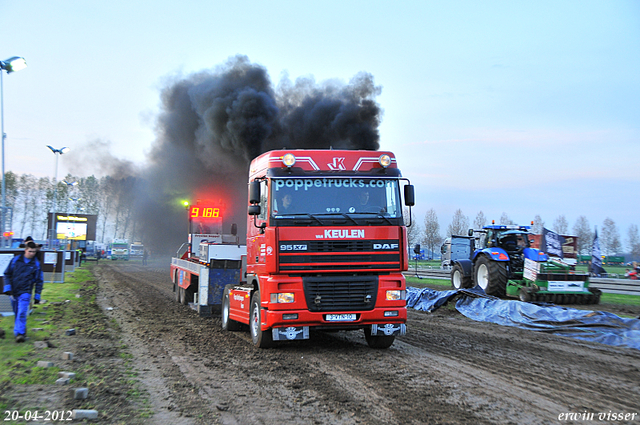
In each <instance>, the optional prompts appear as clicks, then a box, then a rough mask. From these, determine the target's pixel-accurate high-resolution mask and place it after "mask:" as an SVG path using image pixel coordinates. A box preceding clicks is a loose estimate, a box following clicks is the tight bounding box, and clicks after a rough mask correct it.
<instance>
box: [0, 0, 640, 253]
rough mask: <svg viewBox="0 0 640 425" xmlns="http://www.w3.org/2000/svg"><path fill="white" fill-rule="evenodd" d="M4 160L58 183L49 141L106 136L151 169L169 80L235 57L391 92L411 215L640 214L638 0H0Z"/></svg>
mask: <svg viewBox="0 0 640 425" xmlns="http://www.w3.org/2000/svg"><path fill="white" fill-rule="evenodd" d="M0 17H1V20H2V22H3V25H1V26H0V40H1V41H0V60H5V59H8V58H10V57H12V56H22V57H24V58H25V59H26V61H27V64H28V67H27V68H26V69H24V70H21V71H19V72H15V73H11V74H6V72H3V75H2V78H3V89H4V90H3V101H4V129H5V133H6V134H7V138H6V142H5V168H6V170H7V171H13V172H14V173H17V174H24V173H28V174H33V175H35V176H39V177H40V176H49V177H53V175H54V174H55V171H56V167H55V164H56V161H55V156H54V155H53V154H52V153H51V151H50V150H49V149H48V148H47V147H46V145H51V146H53V147H55V148H61V147H63V146H67V147H70V148H71V150H70V152H69V153H68V154H65V155H62V156H60V158H59V163H58V173H57V177H58V179H62V178H63V177H64V176H65V175H66V174H67V173H71V174H73V175H76V176H89V175H92V174H93V175H96V176H100V174H101V173H104V170H101V169H100V167H98V166H97V165H96V164H93V163H92V162H91V161H83V163H82V165H81V166H80V165H78V161H73V158H74V155H76V158H77V155H80V153H82V152H83V150H88V149H92V148H91V147H90V146H95V142H96V141H100V142H101V143H102V145H103V146H104V147H105V149H107V150H108V152H107V151H106V150H105V151H104V152H103V151H100V152H94V154H96V155H111V156H113V157H116V158H119V159H122V160H123V161H131V162H133V163H135V164H139V165H140V166H144V164H145V163H146V162H147V160H148V157H147V155H148V154H149V153H150V151H151V147H152V146H153V143H154V140H155V139H156V134H155V132H154V130H155V128H156V127H155V126H156V117H157V116H158V114H159V107H160V91H161V89H162V87H164V86H165V85H166V84H167V81H168V80H170V79H172V78H175V77H176V76H182V75H184V76H186V75H190V74H193V73H197V72H200V71H203V70H209V69H212V68H215V67H216V66H218V65H220V64H222V63H225V62H226V61H227V60H228V59H229V58H230V57H233V56H235V55H238V54H240V55H246V56H247V57H248V58H249V60H250V61H251V62H252V63H256V64H259V65H261V66H264V67H265V68H266V69H267V71H268V73H269V76H270V78H271V80H272V81H273V83H274V85H277V83H278V82H279V81H280V80H281V78H283V76H287V77H288V78H290V79H291V80H295V79H296V78H298V77H309V76H312V77H313V78H314V79H315V80H316V81H318V82H321V81H325V80H334V79H337V80H340V81H345V82H347V81H349V80H350V79H351V78H352V77H354V76H355V75H356V74H358V73H359V72H363V71H364V72H367V73H370V74H371V75H372V76H373V78H374V81H375V84H376V85H378V86H380V87H381V93H380V95H379V96H377V98H376V101H377V102H378V103H379V105H380V107H381V108H382V109H383V110H384V114H383V117H382V122H381V124H380V127H379V131H380V149H381V150H390V151H392V152H394V153H395V154H396V156H397V159H398V165H399V167H400V169H401V171H402V174H403V175H404V176H405V177H407V178H409V179H410V180H411V182H412V183H413V184H414V185H415V187H416V206H415V207H414V209H413V213H414V216H415V217H416V220H417V221H418V222H420V223H421V222H422V221H423V218H424V215H425V213H426V212H427V211H428V210H429V209H431V208H433V209H434V210H435V211H436V213H437V215H438V219H439V222H440V226H441V229H442V233H443V234H444V233H445V232H446V227H447V226H448V224H449V223H450V222H451V219H452V218H453V215H454V213H455V211H456V210H457V209H461V210H462V212H463V213H464V214H465V215H466V216H468V217H469V220H470V222H473V219H474V218H475V216H476V215H477V214H478V212H479V211H482V212H483V213H484V215H485V216H486V217H487V218H488V219H489V220H491V219H495V220H496V222H498V221H499V219H500V216H501V215H502V214H503V213H506V214H507V215H508V216H509V218H511V220H513V221H515V222H517V223H519V224H529V222H530V221H531V220H533V219H534V217H535V216H536V215H539V216H541V217H542V220H543V221H544V223H545V227H547V228H551V227H552V225H553V222H554V220H555V219H556V218H557V217H558V216H559V215H564V216H565V217H566V219H567V221H568V223H569V227H570V228H571V227H573V225H574V223H575V221H576V219H577V218H578V217H579V216H581V215H584V216H585V217H587V219H588V220H589V223H590V224H591V226H592V227H595V226H598V228H600V227H601V226H602V223H603V221H604V220H605V218H611V219H613V220H614V221H615V223H616V225H617V227H618V230H619V232H620V236H621V240H622V242H623V244H624V245H626V235H627V230H628V228H629V226H630V225H632V224H635V225H640V193H639V188H640V171H639V167H638V165H637V164H636V161H637V159H636V158H637V157H639V156H640V2H638V1H636V0H631V1H622V0H620V1H618V0H613V1H605V0H601V1H557V0H555V1H538V2H524V1H486V2H477V1H448V2H436V1H388V0H385V1H377V0H367V1H363V0H342V1H317V2H304V1H279V0H273V1H235V2H229V1H224V2H223V1H207V2H205V1H191V0H182V1H180V2H172V1H165V0H155V1H153V2H151V1H145V0H142V1H135V2H132V1H120V0H110V1H100V0H98V1H91V2H88V1H74V0H65V1H53V2H52V1H44V0H42V1H34V0H22V1H19V2H18V1H11V0H0Z"/></svg>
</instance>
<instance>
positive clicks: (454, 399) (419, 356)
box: [96, 261, 640, 424]
mask: <svg viewBox="0 0 640 425" xmlns="http://www.w3.org/2000/svg"><path fill="white" fill-rule="evenodd" d="M165 264H166V266H165ZM168 264H169V263H168V261H167V262H166V263H164V262H160V261H158V262H156V263H155V264H152V265H150V266H147V267H143V266H141V265H139V263H122V262H101V263H100V265H99V267H97V268H96V272H97V274H98V278H99V286H100V293H99V297H98V301H99V303H100V305H101V306H102V307H103V309H104V310H105V312H106V314H107V315H108V316H110V317H113V318H114V319H115V320H116V321H117V322H118V323H119V324H120V327H121V329H122V332H123V335H122V337H123V339H124V340H125V342H126V343H127V345H128V346H129V350H130V351H131V352H132V354H133V355H134V357H135V365H136V367H137V369H138V370H139V371H140V377H141V381H142V383H143V385H144V387H145V388H146V389H147V391H148V392H149V394H150V397H151V402H152V410H153V411H154V412H155V416H154V417H153V418H152V419H151V420H150V421H149V423H154V424H159V423H164V424H191V423H197V424H211V423H222V424H254V423H257V424H489V423H503V424H511V423H513V424H525V423H527V424H548V423H549V424H551V423H592V424H595V423H634V424H640V385H639V383H640V351H638V350H633V349H623V348H615V347H608V346H604V345H600V344H596V343H588V342H581V341H577V340H573V339H569V338H563V337H558V336H552V335H547V334H543V333H535V332H531V331H526V330H521V329H515V328H507V327H501V326H498V325H493V324H489V323H478V322H473V321H471V320H469V319H467V318H465V317H464V316H462V315H460V314H459V313H457V312H456V311H454V310H452V309H448V308H441V309H439V310H437V311H436V312H435V313H432V314H427V313H423V312H418V311H414V310H410V312H409V321H408V324H407V335H406V336H403V337H399V338H397V339H396V341H395V343H394V344H393V346H392V347H391V348H390V349H388V350H373V349H370V348H369V347H368V346H367V344H366V342H365V340H364V335H363V334H362V333H361V332H339V333H334V334H324V333H318V334H314V335H313V337H312V339H311V340H308V341H300V342H294V343H288V344H285V345H282V346H280V347H278V348H274V349H267V350H260V349H256V348H254V347H253V346H252V345H251V343H250V341H249V336H248V334H247V333H246V332H237V333H231V332H222V331H221V329H220V319H219V318H202V317H199V316H198V314H197V313H196V312H195V311H193V310H191V309H189V308H188V307H186V306H182V305H179V304H178V303H176V302H175V301H174V294H173V292H172V284H171V281H170V279H169V272H168ZM108 307H111V308H113V309H107V308H108ZM570 412H571V413H574V414H580V415H581V416H580V418H581V420H576V421H565V420H559V415H561V414H566V413H570ZM585 413H586V414H589V415H590V414H591V413H593V414H594V415H593V417H592V418H591V416H587V417H585V416H584V414H585ZM600 413H602V414H604V415H605V416H601V417H599V414H600ZM611 413H615V414H618V413H623V414H628V415H629V416H628V417H629V418H631V414H634V413H635V414H636V415H635V417H634V418H633V419H634V420H628V421H624V420H622V421H618V420H611ZM607 414H609V416H608V419H607V416H606V415H607ZM582 418H586V419H592V420H586V421H585V420H582Z"/></svg>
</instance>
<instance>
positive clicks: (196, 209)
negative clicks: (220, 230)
mask: <svg viewBox="0 0 640 425" xmlns="http://www.w3.org/2000/svg"><path fill="white" fill-rule="evenodd" d="M189 217H190V218H191V219H197V220H207V219H220V218H222V215H221V213H220V208H219V207H214V206H205V205H192V206H191V207H189Z"/></svg>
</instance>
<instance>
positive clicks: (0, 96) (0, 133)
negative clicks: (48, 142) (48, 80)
mask: <svg viewBox="0 0 640 425" xmlns="http://www.w3.org/2000/svg"><path fill="white" fill-rule="evenodd" d="M26 67H27V62H26V61H25V60H24V58H21V57H19V56H14V57H12V58H9V59H7V60H5V61H0V122H1V124H0V126H1V128H0V137H1V138H2V213H1V215H2V219H1V220H0V221H2V223H1V225H2V229H1V230H2V248H4V247H5V244H6V240H5V237H4V232H5V230H6V223H7V221H6V218H7V195H6V185H5V178H4V177H5V176H4V139H5V137H7V135H6V134H4V89H3V87H2V84H3V83H2V71H7V74H11V73H12V72H15V71H20V70H21V69H24V68H26Z"/></svg>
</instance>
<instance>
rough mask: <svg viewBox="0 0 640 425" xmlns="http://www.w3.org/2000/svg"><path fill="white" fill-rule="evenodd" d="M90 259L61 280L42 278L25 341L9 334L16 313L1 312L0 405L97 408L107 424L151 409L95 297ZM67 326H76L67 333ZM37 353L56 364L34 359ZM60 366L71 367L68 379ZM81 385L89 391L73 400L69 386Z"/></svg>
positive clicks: (140, 417)
mask: <svg viewBox="0 0 640 425" xmlns="http://www.w3.org/2000/svg"><path fill="white" fill-rule="evenodd" d="M94 267H96V265H95V264H92V263H87V264H86V266H85V265H83V267H82V268H76V270H75V271H74V272H73V273H67V274H66V275H65V282H64V283H51V282H45V283H44V289H43V291H42V299H43V300H46V302H44V301H43V303H41V304H39V305H34V306H33V307H34V308H33V311H32V314H31V315H30V316H29V317H28V320H27V337H28V339H27V341H26V342H25V343H21V344H18V343H16V342H15V340H14V338H13V323H14V318H13V317H4V318H2V319H0V327H1V328H2V329H3V330H5V332H6V338H5V339H0V352H2V357H1V359H0V413H2V412H6V411H11V412H16V411H17V412H20V414H21V415H22V416H24V414H25V413H27V412H30V413H33V412H35V411H39V412H40V413H41V414H42V413H44V412H45V411H65V412H67V411H71V410H73V409H86V410H97V411H98V414H99V418H98V420H96V421H94V422H98V423H99V422H103V423H110V424H120V423H121V424H137V423H143V421H144V418H146V417H149V416H151V411H150V409H149V403H148V397H147V394H146V393H145V392H144V391H142V390H141V389H140V386H139V384H138V381H137V379H136V378H137V373H136V371H135V370H134V368H133V366H132V364H131V354H130V353H128V352H127V347H126V346H125V345H123V344H122V342H121V341H120V337H119V329H118V326H117V323H115V322H114V321H109V319H108V318H107V317H106V316H105V315H104V313H103V312H102V310H101V309H100V307H99V306H98V304H97V303H96V297H97V294H98V285H97V282H96V280H95V279H94V275H93V269H94ZM68 329H74V330H75V333H76V334H75V335H72V336H68V335H67V334H66V331H67V330H68ZM38 341H41V343H40V345H41V347H37V344H36V342H38ZM42 343H44V346H42V345H43V344H42ZM64 352H71V353H73V359H72V360H63V353H64ZM41 360H42V361H47V362H51V363H53V367H38V366H37V365H38V361H41ZM61 371H67V372H73V373H75V377H74V378H73V379H72V381H71V382H69V384H68V385H60V384H57V383H56V380H57V379H58V373H59V372H61ZM80 387H83V388H88V389H89V397H88V398H87V399H84V400H75V399H74V397H73V391H74V389H75V388H80ZM5 415H6V413H5ZM9 417H10V416H9ZM65 417H66V416H65ZM4 418H5V417H4V416H3V417H2V419H4ZM3 423H16V424H19V423H26V421H25V422H20V421H9V422H6V421H5V422H3Z"/></svg>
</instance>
